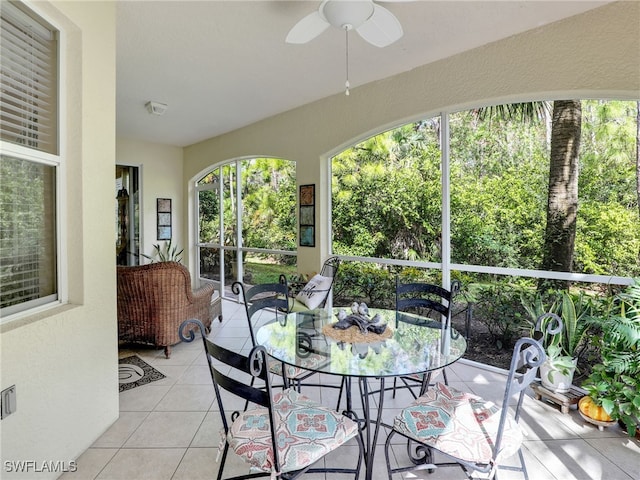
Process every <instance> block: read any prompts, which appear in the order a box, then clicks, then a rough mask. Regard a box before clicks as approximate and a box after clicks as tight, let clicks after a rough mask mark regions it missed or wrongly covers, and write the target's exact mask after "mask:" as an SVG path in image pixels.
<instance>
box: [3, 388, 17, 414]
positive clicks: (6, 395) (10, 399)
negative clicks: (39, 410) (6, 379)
mask: <svg viewBox="0 0 640 480" xmlns="http://www.w3.org/2000/svg"><path fill="white" fill-rule="evenodd" d="M15 411H16V386H15V385H11V386H10V387H9V388H5V389H4V390H2V392H0V419H3V418H5V417H8V416H9V415H11V414H12V413H13V412H15Z"/></svg>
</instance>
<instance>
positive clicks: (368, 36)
mask: <svg viewBox="0 0 640 480" xmlns="http://www.w3.org/2000/svg"><path fill="white" fill-rule="evenodd" d="M374 7H375V8H374V10H373V15H371V18H369V20H367V21H366V22H364V23H363V24H362V25H360V26H359V27H358V28H357V29H356V32H358V33H359V34H360V36H361V37H362V38H364V39H365V40H366V41H367V42H369V43H370V44H372V45H375V46H376V47H381V48H382V47H386V46H387V45H391V44H392V43H393V42H395V41H396V40H398V39H399V38H400V37H402V35H403V34H404V32H403V31H402V25H400V22H399V21H398V19H397V18H396V16H395V15H394V14H393V13H391V12H390V11H389V10H387V9H386V8H384V7H381V6H380V5H377V4H375V3H374Z"/></svg>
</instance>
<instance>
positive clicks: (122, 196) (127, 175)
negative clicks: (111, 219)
mask: <svg viewBox="0 0 640 480" xmlns="http://www.w3.org/2000/svg"><path fill="white" fill-rule="evenodd" d="M139 170H140V169H139V167H131V166H128V165H116V265H125V266H131V265H139V264H140V189H139V184H140V182H139V180H140V171H139Z"/></svg>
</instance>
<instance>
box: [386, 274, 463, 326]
mask: <svg viewBox="0 0 640 480" xmlns="http://www.w3.org/2000/svg"><path fill="white" fill-rule="evenodd" d="M459 291H460V281H458V280H454V281H453V282H451V289H450V290H447V289H445V288H442V287H440V286H438V285H433V284H430V283H423V282H409V283H401V282H400V280H399V278H398V277H396V326H397V325H398V322H407V323H412V324H419V325H425V326H426V325H428V326H437V324H438V322H439V323H440V324H441V325H442V327H443V328H449V326H450V325H451V310H452V307H453V300H454V298H455V296H456V294H457V293H458V292H459ZM402 312H410V313H416V314H419V315H420V316H421V317H423V319H416V318H415V317H413V316H407V315H402ZM434 312H435V315H434ZM434 316H437V317H439V318H433V317H434ZM424 318H431V320H432V321H429V320H424Z"/></svg>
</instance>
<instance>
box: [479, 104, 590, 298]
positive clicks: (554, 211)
mask: <svg viewBox="0 0 640 480" xmlns="http://www.w3.org/2000/svg"><path fill="white" fill-rule="evenodd" d="M477 113H478V116H479V117H480V118H487V117H488V118H491V117H493V116H499V117H501V118H505V119H515V118H519V119H521V120H523V121H536V120H537V121H545V120H546V118H547V115H548V104H547V103H544V102H527V103H515V104H508V105H496V106H493V107H487V108H485V109H480V110H478V111H477ZM581 131H582V103H581V101H580V100H556V101H554V102H553V112H552V115H551V146H550V161H549V189H548V199H547V224H546V229H545V239H544V246H543V260H542V265H541V267H542V269H544V270H549V271H560V272H570V271H572V265H573V252H574V244H575V236H576V217H577V211H578V153H579V151H580V140H581V138H580V137H581ZM567 286H568V285H567V282H564V281H553V280H542V281H541V282H540V284H539V288H543V287H545V288H546V287H550V288H558V289H562V288H567Z"/></svg>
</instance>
